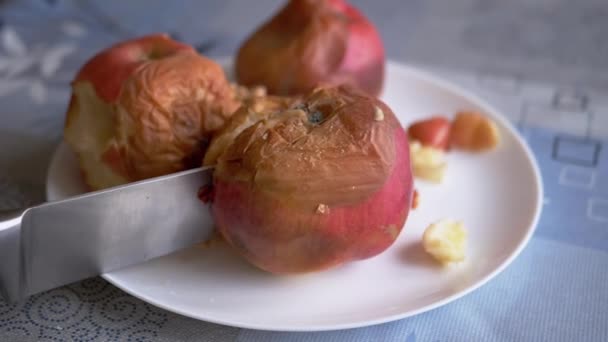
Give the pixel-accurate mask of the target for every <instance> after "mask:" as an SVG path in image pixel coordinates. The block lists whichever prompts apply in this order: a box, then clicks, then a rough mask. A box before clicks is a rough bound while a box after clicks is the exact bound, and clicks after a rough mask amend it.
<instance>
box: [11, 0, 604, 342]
mask: <svg viewBox="0 0 608 342" xmlns="http://www.w3.org/2000/svg"><path fill="white" fill-rule="evenodd" d="M353 2H355V3H357V4H358V5H359V6H360V7H361V8H363V9H364V10H365V12H366V13H368V14H369V16H370V17H371V18H372V19H373V20H374V21H375V22H377V23H379V28H380V30H381V31H382V34H383V36H384V37H385V42H386V45H387V51H388V53H389V56H390V57H391V58H394V59H397V60H400V61H403V62H408V63H413V64H417V65H419V66H422V67H424V68H427V69H429V70H431V71H433V72H435V73H437V74H438V75H440V76H443V77H445V78H447V79H451V80H452V81H454V82H456V83H459V84H462V85H463V86H465V87H467V88H469V89H471V90H473V91H475V92H476V93H478V94H479V95H480V96H482V97H484V98H485V99H486V100H488V101H489V102H490V103H492V104H493V105H494V106H496V107H497V108H498V109H500V110H501V111H502V112H503V113H504V114H505V115H506V116H507V117H508V118H509V119H510V120H512V122H514V123H515V124H516V126H517V127H518V128H519V130H520V132H521V133H522V135H523V136H524V137H525V138H526V140H527V142H528V144H529V145H530V146H531V148H532V150H533V152H534V154H535V156H536V158H537V160H538V162H539V164H540V168H541V172H542V176H543V182H544V186H545V199H544V208H543V213H542V217H541V220H540V223H539V225H538V228H537V230H536V233H535V235H534V237H533V238H532V240H531V241H530V243H529V245H528V246H527V247H526V248H525V249H524V251H523V252H522V254H521V255H520V256H519V257H518V258H517V259H516V260H515V261H514V262H513V264H512V265H511V266H509V267H508V268H507V269H506V270H505V271H504V272H502V273H501V274H499V275H498V276H497V277H496V278H495V279H493V280H492V281H490V282H489V283H488V284H487V285H484V286H483V287H481V288H480V289H478V290H477V291H475V292H473V293H471V294H469V295H467V296H465V297H464V298H462V299H459V300H457V301H455V302H453V303H451V304H448V305H446V306H443V307H441V308H438V309H435V310H432V311H430V312H427V313H423V314H420V315H417V316H415V317H411V318H407V319H403V320H399V321H396V322H392V323H386V324H381V325H377V326H372V327H367V328H359V329H351V330H342V331H333V332H320V333H278V332H265V331H255V330H247V329H237V328H232V327H226V326H221V325H216V324H211V323H206V322H200V321H196V320H193V319H189V318H186V317H182V316H179V315H176V314H173V313H170V312H167V311H164V310H161V309H158V308H156V307H153V306H151V305H149V304H147V303H144V302H142V301H140V300H138V299H135V298H134V297H131V296H130V295H128V294H126V293H124V292H122V291H121V290H118V289H117V288H115V287H113V286H112V285H110V284H108V283H107V282H105V281H103V280H101V279H100V278H95V279H91V280H87V281H83V282H80V283H77V284H73V285H70V286H66V287H63V288H60V289H56V290H53V291H49V292H46V293H43V294H40V295H37V296H34V297H32V298H30V299H29V300H27V301H25V302H23V303H19V304H12V305H11V304H7V303H5V302H3V301H2V300H0V341H264V342H267V341H306V342H308V341H333V342H337V341H349V342H350V341H354V342H358V341H401V342H415V341H432V342H435V341H467V342H468V341H608V149H607V148H606V146H608V145H607V142H608V96H606V95H608V90H607V89H608V50H607V48H608V44H606V40H605V37H607V36H608V21H606V20H605V18H606V13H608V6H607V5H606V4H605V1H604V2H603V1H601V0H598V1H595V0H585V1H580V2H576V3H574V2H570V1H567V0H547V1H543V2H537V1H533V0H527V1H526V0H520V1H514V2H508V3H507V2H502V3H499V2H497V1H494V2H492V1H482V0H477V1H476V0H454V1H450V2H448V1H441V0H429V1H422V0H412V1H408V2H403V1H398V0H390V1H388V0H387V1H386V2H383V3H382V5H379V4H378V5H374V4H373V2H372V1H365V0H360V1H353ZM280 3H281V2H280V1H278V0H264V1H259V2H256V4H257V5H256V6H250V5H249V6H248V5H247V4H250V2H247V1H245V0H242V1H237V0H232V1H219V0H218V1H206V2H200V1H198V2H197V1H194V0H192V1H177V2H172V5H168V2H163V1H159V0H157V1H147V2H145V3H144V2H126V3H121V2H119V1H77V0H74V1H67V0H66V1H61V0H47V1H41V0H40V1H37V0H27V1H0V104H1V105H0V208H10V207H15V206H20V205H25V204H32V203H39V202H41V201H42V200H43V199H44V176H45V174H46V167H47V165H48V161H49V159H50V152H51V151H52V150H53V148H54V147H55V146H56V144H57V142H58V141H59V140H60V139H61V131H62V124H63V115H64V111H65V107H66V104H67V100H68V96H69V87H68V83H69V81H70V80H71V78H72V77H73V75H74V72H75V71H76V69H77V68H78V67H79V66H80V65H81V64H82V63H83V62H84V61H85V60H86V59H87V58H89V57H90V56H91V54H92V53H94V52H95V51H97V50H98V49H100V48H102V47H104V46H107V45H108V44H110V43H112V42H115V41H117V40H120V39H124V38H127V37H132V36H135V35H139V34H143V33H148V32H155V31H168V32H170V33H171V34H173V35H174V36H175V37H177V38H179V39H182V40H184V41H186V42H188V43H190V44H193V45H195V46H197V48H199V49H200V50H201V51H204V52H205V53H207V54H209V55H211V56H223V55H229V54H231V53H233V51H234V49H235V48H236V47H237V46H238V43H239V42H240V40H241V39H243V38H244V36H245V35H246V34H247V33H248V32H249V31H250V30H251V29H252V28H253V27H254V26H255V25H257V24H258V23H259V22H260V21H261V20H262V19H263V18H264V17H266V16H268V15H269V13H270V12H272V11H273V10H274V9H276V8H277V6H279V5H280ZM539 3H540V4H539ZM602 13H603V17H602ZM577 18H578V19H577ZM601 18H604V19H601ZM579 19H580V20H579ZM564 25H570V26H569V27H568V28H567V29H564V30H563V31H560V30H562V27H563V26H564ZM521 27H523V28H524V29H525V30H523V29H522V28H521ZM522 30H523V31H522ZM524 31H525V33H526V34H521V33H522V32H524ZM518 32H519V33H518ZM518 34H520V35H518ZM558 36H559V39H557V38H558ZM446 37H447V38H446ZM575 37H579V38H580V39H578V38H576V39H577V40H576V41H575V40H574V39H575ZM601 37H603V40H601V39H600V38H601ZM434 38H437V39H434ZM583 38H584V39H583ZM598 39H600V40H598ZM497 41H499V42H500V43H496V42H497ZM602 41H603V44H602ZM438 42H439V43H438ZM563 42H565V43H566V44H562V43H563ZM568 42H570V43H572V44H570V43H568ZM564 45H565V46H566V47H564ZM567 46H570V48H567ZM572 51H576V52H577V55H573V54H572ZM0 262H2V261H1V260H0Z"/></svg>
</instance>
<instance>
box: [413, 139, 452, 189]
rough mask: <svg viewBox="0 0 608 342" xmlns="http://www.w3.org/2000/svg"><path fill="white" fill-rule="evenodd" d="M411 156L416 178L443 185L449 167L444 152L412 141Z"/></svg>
mask: <svg viewBox="0 0 608 342" xmlns="http://www.w3.org/2000/svg"><path fill="white" fill-rule="evenodd" d="M410 155H411V161H412V169H413V171H414V176H415V177H417V178H420V179H424V180H427V181H431V182H434V183H441V181H442V180H443V176H444V174H445V168H446V166H447V164H446V162H445V161H444V152H443V150H440V149H437V148H434V147H430V146H422V144H420V142H418V141H412V142H410Z"/></svg>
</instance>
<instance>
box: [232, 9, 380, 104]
mask: <svg viewBox="0 0 608 342" xmlns="http://www.w3.org/2000/svg"><path fill="white" fill-rule="evenodd" d="M235 64H236V65H235V67H236V76H237V79H238V81H239V82H240V83H242V84H245V85H258V84H260V85H264V86H266V87H268V90H269V92H270V93H271V94H278V95H294V94H303V93H306V92H308V91H310V90H312V89H313V88H315V87H317V86H318V85H320V84H326V85H339V84H348V85H351V86H355V87H359V88H360V89H361V90H363V91H365V92H367V93H368V94H370V95H373V96H378V95H379V94H380V92H381V90H382V85H383V81H384V68H385V55H384V47H383V44H382V40H381V38H380V35H379V34H378V31H377V30H376V28H375V27H374V25H373V24H372V23H371V22H370V21H369V20H368V19H367V18H366V17H364V16H363V15H362V14H361V12H360V11H359V10H357V9H356V8H355V7H353V6H352V5H350V4H349V3H347V2H346V1H344V0H290V1H289V2H288V3H287V5H286V6H285V7H284V8H282V9H281V10H280V11H279V12H278V13H277V14H276V15H275V16H274V17H273V18H272V19H270V20H269V21H268V22H266V23H265V24H263V25H262V26H261V27H260V28H259V29H258V30H257V31H255V32H254V33H253V35H251V36H250V37H249V38H248V39H247V40H246V41H245V42H244V43H243V44H242V46H241V47H240V49H239V51H238V55H237V57H236V63H235Z"/></svg>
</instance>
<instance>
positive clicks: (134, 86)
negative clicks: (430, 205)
mask: <svg viewBox="0 0 608 342" xmlns="http://www.w3.org/2000/svg"><path fill="white" fill-rule="evenodd" d="M384 67H385V56H384V50H383V45H382V41H381V39H380V36H379V34H378V32H377V31H376V29H375V28H374V26H373V25H372V24H371V23H370V22H369V21H368V20H367V19H366V18H365V17H364V16H363V15H362V14H361V13H360V12H359V11H358V10H357V9H355V8H354V7H352V6H351V5H349V4H348V3H347V2H346V1H344V0H291V1H289V2H288V3H287V4H286V6H285V7H284V8H283V9H281V10H280V11H279V12H278V13H277V14H276V15H275V16H274V17H272V19H270V20H269V21H268V22H267V23H265V24H263V25H262V26H261V27H260V28H259V29H258V30H257V31H255V32H254V33H253V34H252V35H251V36H250V37H249V38H248V39H247V40H246V41H245V42H244V43H243V45H242V46H241V48H240V49H239V51H238V53H237V55H236V60H235V69H236V82H238V84H231V82H230V81H229V80H227V78H226V76H225V74H224V71H223V70H222V68H221V67H220V65H218V64H217V63H216V62H215V61H213V60H211V59H209V58H206V57H204V56H201V55H200V54H198V53H197V52H196V51H195V50H194V49H193V48H192V47H190V46H188V45H186V44H183V43H180V42H176V41H174V40H172V39H170V38H169V37H168V36H166V35H151V36H146V37H142V38H138V39H134V40H129V41H125V42H121V43H118V44H116V45H114V46H112V47H109V48H107V49H105V50H103V51H101V52H100V53H99V54H97V55H96V56H94V57H93V58H92V59H90V60H89V61H88V62H87V63H86V64H85V65H84V66H83V67H82V69H81V70H80V71H79V72H78V74H77V76H76V78H75V80H74V82H73V83H72V89H73V95H72V99H71V101H70V105H69V108H68V112H67V120H66V124H65V131H64V133H65V134H64V136H65V140H66V141H67V143H68V144H69V146H71V148H72V149H73V150H74V152H75V153H76V155H77V157H78V159H79V162H80V166H81V170H82V174H83V178H84V180H85V182H86V183H87V185H88V186H89V187H90V189H91V190H96V189H102V188H107V187H111V186H117V185H121V184H125V183H128V182H132V181H137V180H141V179H145V178H150V177H156V176H160V175H164V174H169V173H172V172H176V171H180V170H184V169H188V168H192V167H196V166H200V165H202V164H203V163H205V164H208V165H215V171H214V189H213V193H214V198H213V201H212V204H211V205H212V212H213V215H214V218H215V220H216V226H217V229H218V231H219V232H220V233H221V234H222V236H223V237H224V238H225V240H226V241H227V242H228V243H229V244H230V245H231V246H233V247H234V248H235V250H237V251H238V252H239V253H240V254H242V255H243V256H244V257H245V258H246V259H247V260H249V261H250V262H251V263H252V264H254V265H256V266H258V267H259V268H261V269H264V270H267V271H270V272H273V273H299V272H310V271H317V270H322V269H326V268H329V267H333V266H336V265H340V264H342V263H344V262H348V261H352V260H358V259H365V258H369V257H372V256H374V255H377V254H379V253H381V252H382V251H384V250H385V249H387V248H388V247H389V246H390V245H391V244H392V243H393V242H394V241H395V239H396V238H397V236H398V235H399V234H400V231H401V229H402V227H403V225H404V223H405V220H406V218H407V216H408V212H409V208H410V206H411V202H412V187H413V185H412V183H413V180H412V173H411V165H410V159H409V158H410V157H409V156H410V154H409V142H408V137H407V134H406V132H405V130H404V129H403V127H402V126H401V125H400V123H399V122H398V120H397V119H396V117H395V115H394V113H393V112H392V110H391V109H390V108H389V107H388V106H387V105H386V104H384V103H383V102H382V101H380V100H379V99H377V98H376V96H377V95H379V93H380V91H381V89H382V85H383V79H384ZM266 91H267V92H268V93H269V94H268V95H267V94H266ZM192 190H193V193H196V191H197V190H198V189H192Z"/></svg>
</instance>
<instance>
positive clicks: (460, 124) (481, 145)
mask: <svg viewBox="0 0 608 342" xmlns="http://www.w3.org/2000/svg"><path fill="white" fill-rule="evenodd" d="M499 143H500V134H499V132H498V127H497V126H496V123H494V121H492V120H490V119H489V118H488V117H486V116H484V115H482V114H480V113H476V112H459V113H457V114H456V117H455V118H454V121H453V122H452V128H451V130H450V146H452V147H454V148H459V149H462V150H467V151H472V152H481V151H485V150H491V149H493V148H495V147H496V146H498V144H499Z"/></svg>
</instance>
